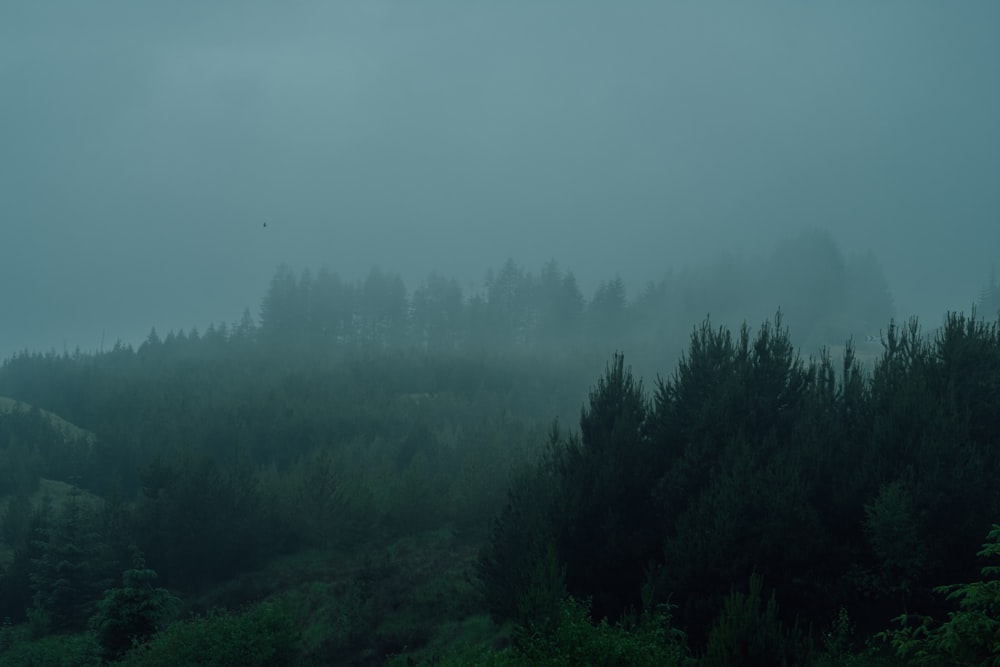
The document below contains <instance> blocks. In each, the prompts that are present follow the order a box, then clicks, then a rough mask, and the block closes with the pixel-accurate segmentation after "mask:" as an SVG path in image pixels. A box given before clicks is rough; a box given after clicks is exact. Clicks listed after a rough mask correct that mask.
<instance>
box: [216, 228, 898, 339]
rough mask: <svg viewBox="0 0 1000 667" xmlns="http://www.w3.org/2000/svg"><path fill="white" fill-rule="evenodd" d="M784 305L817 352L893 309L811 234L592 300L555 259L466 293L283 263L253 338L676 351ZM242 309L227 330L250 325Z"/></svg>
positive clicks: (877, 283)
mask: <svg viewBox="0 0 1000 667" xmlns="http://www.w3.org/2000/svg"><path fill="white" fill-rule="evenodd" d="M779 307H780V308H781V310H782V311H783V312H784V313H785V314H786V322H787V324H788V325H789V326H790V328H791V329H792V330H793V331H795V332H796V334H797V336H798V339H799V340H800V341H801V344H802V345H803V346H806V347H810V348H811V349H812V348H815V349H817V350H818V349H819V347H820V346H822V345H826V344H831V343H833V344H841V343H843V342H844V341H845V340H846V339H847V338H849V337H850V336H852V335H855V336H857V337H861V336H863V335H865V334H872V333H877V332H878V328H879V327H880V326H882V325H883V324H884V323H885V322H887V321H888V320H889V319H890V318H891V317H892V316H893V314H894V313H893V304H892V298H891V296H890V294H889V290H888V287H887V284H886V281H885V278H884V276H883V275H882V272H881V269H880V268H879V266H878V264H877V263H876V261H875V260H874V259H873V258H872V257H871V256H870V255H863V256H859V257H855V258H852V259H849V260H848V259H845V258H844V257H843V256H842V254H841V253H840V251H839V250H838V249H837V247H836V246H835V245H834V243H833V242H832V240H831V239H830V238H829V236H827V235H825V234H820V233H815V234H808V235H804V236H801V237H796V238H794V239H790V240H788V241H785V242H783V243H782V244H780V245H779V246H777V247H776V249H775V250H774V252H773V253H772V254H771V256H769V257H767V258H766V259H761V260H756V261H750V260H745V259H737V258H726V259H723V260H721V261H719V262H718V263H717V264H716V265H715V266H712V267H709V268H707V269H701V270H691V271H683V272H678V273H670V274H667V275H666V276H665V277H663V278H662V279H660V280H659V281H658V282H649V283H648V284H647V285H646V286H645V288H644V289H643V290H641V292H640V293H639V294H637V295H635V296H634V297H632V298H629V296H628V295H627V293H626V286H625V284H624V282H623V281H622V279H621V277H619V276H613V277H611V278H608V279H606V280H604V281H602V282H600V283H599V284H598V286H597V287H596V289H595V290H594V292H593V293H592V294H591V295H590V296H589V298H588V297H586V296H585V295H584V294H583V292H582V290H581V288H580V286H579V283H578V281H577V279H576V276H575V274H574V273H573V271H571V270H569V269H563V268H561V267H560V266H559V265H558V264H557V263H556V262H555V261H551V262H549V263H547V264H546V265H545V266H543V267H542V268H541V270H540V271H539V272H538V273H537V274H536V273H533V272H531V271H529V270H526V269H525V268H523V267H521V266H519V265H518V264H516V263H515V262H514V261H513V260H508V261H507V262H506V263H505V264H504V265H503V267H501V268H500V270H499V271H496V272H492V271H491V272H490V273H489V275H488V276H487V278H486V280H485V283H484V285H483V287H482V289H480V290H478V291H475V292H474V293H471V294H467V293H465V292H464V291H463V289H462V287H461V286H460V285H459V283H458V282H457V281H456V280H454V279H448V278H445V277H442V276H441V275H439V274H437V273H432V274H431V275H430V276H429V277H428V278H427V279H426V280H425V281H424V282H423V283H421V284H420V285H418V286H417V287H416V289H414V290H413V291H412V293H411V292H408V290H407V288H406V286H405V285H404V284H403V281H402V279H401V278H400V277H399V276H398V275H393V274H387V273H384V272H382V271H380V270H377V269H375V270H372V271H371V272H370V273H369V274H368V276H367V277H366V278H365V279H364V280H363V281H360V282H358V283H351V282H348V281H345V280H343V279H341V278H340V277H339V276H338V274H336V273H333V272H331V271H328V270H326V269H322V270H320V271H318V272H316V273H313V272H312V271H308V270H306V271H303V272H302V273H301V274H300V275H298V276H296V275H295V274H294V273H293V272H292V271H291V270H290V269H288V268H287V267H282V268H281V269H279V270H278V272H277V274H276V275H275V276H274V278H273V279H272V281H271V284H270V287H269V289H268V291H267V294H266V295H265V297H264V299H263V303H262V306H261V312H260V326H259V331H257V332H256V335H257V336H258V337H259V339H260V342H262V343H264V344H274V345H283V346H290V347H296V346H298V347H300V348H302V349H308V350H313V349H317V348H320V349H322V348H327V349H329V348H333V347H354V348H369V349H370V348H386V347H396V346H404V345H409V346H416V347H418V348H421V349H426V350H432V351H435V350H450V351H454V350H458V349H466V350H479V349H509V348H518V349H527V350H539V351H545V352H546V353H554V352H557V351H560V350H566V349H567V348H573V347H580V346H584V347H586V346H588V345H592V344H594V343H609V342H610V343H612V344H613V345H616V346H620V347H624V346H628V348H629V349H634V348H635V346H636V345H641V346H642V347H643V348H650V347H653V346H659V347H661V348H664V347H667V346H668V345H667V344H665V341H664V339H665V338H668V339H669V340H670V343H671V344H677V345H678V349H677V350H673V349H672V350H671V353H672V354H673V353H675V352H677V351H679V347H682V341H683V337H684V336H685V335H686V329H685V328H686V327H687V326H688V325H689V324H690V322H693V321H699V320H701V319H702V318H704V317H705V316H706V315H707V314H711V316H712V318H713V321H716V322H718V323H723V324H730V325H734V326H738V324H739V323H740V322H743V321H746V320H748V319H749V320H759V319H763V318H765V317H768V316H770V314H771V313H773V312H774V311H775V310H776V309H777V308H779ZM248 317H249V316H247V317H245V318H244V321H243V322H242V323H241V324H240V326H239V327H237V329H238V331H236V332H234V335H237V336H239V335H243V334H247V335H249V334H251V333H252V329H253V326H252V320H251V319H248ZM241 332H242V333H241ZM651 341H655V342H651Z"/></svg>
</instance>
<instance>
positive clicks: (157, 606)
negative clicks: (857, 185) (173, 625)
mask: <svg viewBox="0 0 1000 667" xmlns="http://www.w3.org/2000/svg"><path fill="white" fill-rule="evenodd" d="M132 558H133V559H132V567H131V568H130V569H128V570H125V571H124V572H123V573H122V586H121V587H120V588H112V589H109V590H106V591H104V596H103V597H102V598H101V600H100V601H99V602H98V603H97V611H96V613H95V614H94V615H93V616H92V617H91V619H90V627H91V629H92V630H93V631H94V633H95V634H96V635H97V640H98V642H99V643H100V645H101V649H102V654H103V657H104V659H105V660H108V661H114V660H117V659H119V658H121V657H122V656H123V655H124V654H125V653H126V652H127V651H129V650H130V649H131V648H133V647H134V646H136V645H138V644H142V643H144V642H145V641H147V640H149V639H150V638H151V637H152V636H153V635H154V634H156V632H157V631H158V630H159V629H161V628H162V627H163V625H164V624H165V623H166V621H167V620H169V619H170V618H171V617H172V616H173V615H174V611H175V608H176V606H177V603H178V602H179V601H178V600H177V599H176V598H174V597H173V596H172V595H171V594H170V593H169V592H168V591H167V590H166V589H163V588H154V587H153V582H154V581H155V580H156V572H155V571H154V570H151V569H149V568H147V567H146V561H145V559H143V557H142V553H141V552H140V551H139V550H138V549H135V548H133V555H132Z"/></svg>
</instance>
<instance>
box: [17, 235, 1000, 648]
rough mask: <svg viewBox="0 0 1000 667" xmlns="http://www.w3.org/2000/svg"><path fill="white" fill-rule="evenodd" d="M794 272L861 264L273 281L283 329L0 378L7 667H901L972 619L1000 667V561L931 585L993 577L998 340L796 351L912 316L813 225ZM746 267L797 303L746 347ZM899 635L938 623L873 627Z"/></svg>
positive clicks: (159, 346)
mask: <svg viewBox="0 0 1000 667" xmlns="http://www.w3.org/2000/svg"><path fill="white" fill-rule="evenodd" d="M800 256H804V257H808V258H811V259H809V261H801V262H792V261H791V260H792V259H797V258H800ZM774 258H784V259H782V264H781V266H785V267H786V269H787V267H788V266H792V267H793V268H794V267H797V268H795V270H796V271H798V272H800V274H801V276H807V275H809V272H810V271H811V267H813V266H814V265H818V266H823V267H825V268H826V269H829V270H831V271H833V272H834V275H835V276H839V278H838V279H837V280H833V281H826V282H824V281H822V280H820V278H819V277H818V276H813V277H812V278H810V279H809V280H805V279H803V280H800V281H789V280H787V279H781V275H780V274H781V272H780V271H779V270H778V269H774V268H772V269H768V270H767V271H763V270H761V267H760V266H749V265H740V264H738V263H736V264H730V265H726V266H725V267H719V268H718V270H717V271H714V272H713V271H708V272H703V273H701V274H697V272H691V273H688V274H684V275H679V276H672V277H669V276H668V278H667V279H665V280H664V281H663V282H661V283H659V284H655V285H650V287H649V289H647V290H646V291H645V292H643V293H642V294H641V295H640V296H638V297H637V298H635V299H633V300H632V301H629V300H627V299H626V295H625V287H624V284H623V283H622V282H621V280H620V279H617V278H615V279H612V280H608V281H605V282H604V283H602V284H600V285H599V286H598V288H597V290H596V291H595V293H594V294H593V296H592V298H590V299H586V298H584V297H583V296H582V293H581V291H580V288H579V287H578V285H577V283H576V280H575V278H574V277H573V275H572V273H571V272H569V271H563V270H560V269H559V268H558V267H557V266H556V265H555V264H554V263H552V264H549V265H547V266H546V267H544V268H543V269H542V271H541V272H540V274H539V275H538V276H535V275H533V274H531V273H530V272H527V271H524V270H523V269H521V268H520V267H518V266H517V265H516V264H514V263H513V262H508V264H507V265H505V266H504V267H503V268H502V269H501V271H499V272H498V273H497V274H495V275H493V276H492V277H491V278H490V280H489V281H488V282H487V284H486V286H485V288H484V291H483V292H482V293H479V294H473V295H471V296H467V295H466V294H464V293H463V291H462V290H461V289H460V288H459V286H458V285H457V283H455V282H454V281H449V280H446V279H443V278H441V277H440V276H437V275H432V276H431V277H430V278H428V280H427V281H426V283H425V284H424V285H421V286H420V287H418V288H417V289H416V290H415V291H414V292H413V293H412V294H408V293H407V291H406V289H405V286H403V284H402V282H401V281H400V280H399V279H398V278H397V277H394V276H391V275H388V274H383V273H380V272H377V271H375V272H372V274H370V275H369V276H368V277H367V278H366V279H365V280H364V281H363V282H362V283H359V284H350V283H347V282H344V281H341V280H340V279H339V278H338V277H337V276H336V275H335V274H332V273H329V272H327V271H320V272H318V273H316V274H312V273H310V272H305V273H303V274H302V275H301V276H298V277H297V276H295V275H293V274H292V273H291V272H290V271H289V270H287V269H282V270H280V271H279V272H278V273H277V275H276V276H275V279H274V281H273V282H272V285H271V287H270V289H269V290H268V293H267V294H266V295H265V297H264V299H263V302H262V308H261V317H260V320H259V322H258V321H255V319H254V318H253V317H252V316H251V315H250V314H249V313H246V314H245V316H244V317H243V319H242V321H240V322H239V323H238V324H235V325H232V326H228V325H220V326H211V327H209V328H208V329H207V330H206V331H205V332H204V333H198V332H197V331H191V332H189V333H183V332H179V333H174V332H171V333H169V334H167V335H165V336H163V337H161V336H159V335H158V334H157V333H156V332H155V331H154V332H152V333H151V334H150V336H149V338H148V339H147V340H146V341H145V342H144V343H143V344H142V345H141V346H139V347H138V349H133V348H132V347H131V346H128V345H125V344H117V345H115V346H114V347H113V348H112V349H110V350H107V351H102V352H98V353H94V354H84V353H79V352H77V353H74V354H65V353H64V354H55V353H48V354H40V353H28V352H25V353H22V354H18V355H16V356H14V357H12V358H10V359H7V360H6V361H4V363H3V365H2V367H0V396H7V397H10V399H16V400H10V399H0V401H3V402H2V404H0V620H2V621H3V622H4V626H3V627H2V628H0V662H3V663H4V664H12V665H17V664H75V665H86V664H94V665H97V664H102V662H103V663H108V662H114V661H118V662H121V663H122V664H216V665H224V664H317V665H320V664H378V663H381V662H384V661H385V660H386V658H387V657H388V656H392V655H396V656H397V657H396V658H395V659H394V660H396V661H402V662H401V663H400V664H411V663H413V662H417V663H420V662H426V663H427V664H496V665H501V664H504V665H507V664H511V665H520V664H553V665H561V664H567V665H568V664H574V665H577V664H665V665H670V664H677V665H681V664H692V663H694V662H702V663H704V664H820V665H823V664H893V661H894V660H897V651H898V655H899V656H902V658H899V659H907V656H913V655H927V656H940V655H945V653H942V652H943V651H947V650H950V649H948V647H947V646H946V643H947V641H951V639H948V638H953V637H955V636H958V635H959V634H961V633H965V634H961V636H962V637H963V638H965V637H966V636H969V633H972V635H975V637H974V639H975V641H981V642H982V643H983V646H986V647H987V648H986V649H984V650H985V651H987V652H988V651H989V650H990V649H989V648H988V647H989V646H990V644H989V642H990V641H994V640H993V639H992V635H991V634H990V633H991V632H992V629H995V627H996V623H997V613H996V609H995V605H994V602H995V600H993V599H992V598H990V597H989V594H990V592H991V591H993V589H994V588H995V587H994V586H993V584H995V581H993V575H994V574H995V573H994V572H993V570H991V569H987V570H983V571H982V576H983V577H985V578H986V581H983V582H981V583H980V584H970V585H969V586H968V587H962V588H958V589H948V590H949V592H952V593H953V595H951V596H950V597H949V596H944V595H941V594H940V592H939V589H938V587H939V586H941V585H942V584H948V583H950V582H955V581H976V580H977V575H978V573H979V567H980V563H978V562H977V561H976V559H975V553H976V550H977V548H978V546H979V544H980V543H981V541H982V537H983V535H984V534H987V532H988V531H989V529H990V526H991V525H993V524H994V523H995V522H996V520H997V517H1000V496H998V494H997V493H996V488H997V487H998V486H1000V484H998V481H1000V456H998V451H1000V450H998V447H1000V422H998V417H997V416H998V415H1000V322H994V321H993V320H992V319H989V318H985V319H984V318H981V317H979V316H977V315H975V314H973V315H971V316H966V315H962V314H949V315H948V316H947V317H946V319H945V320H944V322H943V325H942V327H941V328H940V329H938V330H937V331H935V332H934V333H933V335H931V336H925V335H924V334H923V333H922V332H921V331H920V329H919V328H918V326H917V324H916V323H915V322H910V323H907V324H905V325H904V326H897V325H895V324H890V325H889V326H888V328H887V329H886V330H885V332H884V335H883V336H882V338H881V343H882V345H881V346H877V345H876V346H875V347H878V350H879V354H878V355H877V356H875V355H867V356H870V357H871V358H870V359H868V360H865V361H862V359H861V356H863V355H862V353H859V351H858V349H856V348H855V346H854V345H853V344H848V345H847V346H846V347H845V348H843V349H844V353H843V358H842V359H840V360H838V361H837V362H835V360H834V356H833V354H832V353H831V352H829V351H823V352H820V353H819V354H818V355H817V356H812V357H807V358H803V357H802V356H801V355H800V353H799V352H798V351H797V349H796V347H795V346H794V345H793V342H792V338H791V335H790V333H789V328H788V327H795V328H794V329H793V330H796V331H798V330H803V331H805V332H806V333H805V337H806V338H807V339H808V340H809V343H808V344H809V345H810V346H812V345H815V344H818V343H824V342H830V341H835V340H837V338H836V337H837V336H840V335H841V334H846V333H848V332H850V331H855V330H858V331H860V330H864V328H865V327H868V326H875V327H877V326H878V324H874V325H873V324H872V323H871V321H870V320H878V321H879V322H885V321H888V317H889V314H890V312H891V301H890V300H889V299H888V295H887V294H886V293H884V291H883V290H882V289H881V287H880V285H881V283H880V282H879V276H878V272H877V266H875V265H874V264H873V263H872V262H871V261H870V260H867V259H857V260H849V261H848V260H844V259H843V258H840V257H839V255H838V254H837V253H836V252H835V249H831V248H830V246H829V245H828V243H827V240H826V239H824V238H823V237H821V236H807V237H803V238H801V239H799V240H796V241H794V242H790V244H785V245H783V246H782V247H781V248H779V249H778V250H776V252H775V256H774ZM774 258H772V260H774ZM787 270H791V269H787ZM838 272H839V273H838ZM723 276H728V277H729V278H731V279H732V280H733V281H734V282H732V283H730V284H729V285H728V286H729V287H731V288H733V289H736V290H737V291H739V290H740V289H744V288H746V289H749V288H747V287H746V285H745V284H744V283H745V282H747V281H749V280H750V278H749V277H748V276H754V278H753V281H751V282H753V285H755V287H754V288H753V289H754V290H756V291H754V292H753V293H754V294H756V295H758V296H757V297H756V298H757V301H756V302H755V303H754V304H753V307H750V310H753V309H754V308H757V307H763V301H764V300H765V299H766V298H767V297H763V296H760V294H771V295H772V296H774V298H776V299H783V301H779V302H778V303H781V305H783V310H782V314H781V315H779V316H777V317H775V318H774V319H773V320H772V321H766V322H765V323H764V324H763V325H762V326H760V327H759V328H757V329H756V330H754V329H752V328H750V327H749V326H746V325H743V326H737V327H735V328H731V327H730V326H727V324H726V322H727V320H728V319H730V318H735V317H737V315H739V314H740V313H745V312H746V310H745V309H746V308H748V307H747V306H746V305H745V304H746V299H743V300H742V301H741V300H740V299H742V298H743V297H740V299H734V300H732V301H728V300H727V298H728V297H727V298H723V297H724V295H725V292H726V290H724V289H722V287H721V286H720V285H716V286H715V287H713V286H712V285H713V280H715V279H716V278H718V279H720V280H721V277H723ZM785 277H786V278H787V275H786V276H785ZM838 281H839V282H838ZM792 283H795V284H797V285H798V286H799V287H800V288H801V289H802V290H804V291H803V292H801V293H799V292H797V291H796V289H798V288H796V287H794V286H793V285H792ZM779 287H780V289H779ZM768 290H771V291H770V292H769V291H768ZM782 290H783V291H782ZM862 293H864V298H862V296H861V294H862ZM809 294H814V295H817V296H816V298H815V299H814V300H810V299H809V298H807V297H808V295H809ZM744 296H746V295H744ZM747 298H749V297H747ZM786 303H789V304H792V305H793V306H794V308H793V307H791V306H785V304H786ZM706 304H707V305H706ZM823 304H825V305H823ZM773 305H774V304H771V306H773ZM807 306H808V307H807ZM713 307H714V308H715V309H716V310H715V312H719V313H721V315H719V317H718V319H716V317H714V316H713V319H712V320H711V321H709V320H704V321H703V323H702V324H701V325H699V326H696V327H695V328H694V330H693V332H692V331H691V329H690V322H692V321H697V320H698V319H701V318H703V312H704V310H708V309H709V308H713ZM785 312H787V313H788V314H787V315H785V314H784V313H785ZM804 313H806V314H808V321H807V320H804V319H803V317H804V315H803V314H804ZM741 319H743V318H741ZM855 323H857V324H855ZM682 328H683V329H684V330H685V331H686V332H687V333H686V334H685V335H687V336H688V343H687V347H686V349H685V351H684V352H683V354H682V355H681V356H680V360H679V361H676V353H677V351H678V348H680V347H682V346H681V345H680V343H679V342H678V341H679V339H680V337H681V336H680V335H679V334H678V332H679V331H681V330H682ZM859 345H867V346H868V347H867V350H869V351H870V350H871V349H872V344H868V343H862V344H859ZM616 347H617V348H618V349H625V350H626V351H628V352H629V355H630V356H629V359H630V360H631V359H632V358H633V357H632V356H631V355H632V351H633V350H634V351H635V355H636V356H637V357H638V358H639V359H640V360H641V365H642V372H635V373H633V370H632V368H631V367H630V366H629V365H627V364H626V362H625V358H626V357H625V355H624V354H622V353H616V354H613V355H612V354H610V351H611V350H612V349H615V348H616ZM609 356H610V362H608V361H607V359H608V357H609ZM605 363H606V367H605V370H604V372H603V374H600V373H599V372H598V371H599V369H600V367H601V365H603V364H605ZM657 364H658V365H657ZM651 368H653V369H655V370H657V371H659V372H661V373H664V372H666V371H667V370H668V369H672V370H671V371H670V372H669V373H668V374H665V375H660V376H654V375H653V374H652V373H651V372H650V369H651ZM595 376H597V380H596V382H595V383H593V385H592V386H591V388H590V391H589V394H588V393H587V387H588V385H591V382H592V381H593V378H594V377H595ZM654 377H655V379H652V378H654ZM582 398H585V399H586V400H585V402H584V405H583V407H582V409H580V407H579V406H580V401H581V399H582ZM17 401H20V402H17ZM56 415H58V417H57V416H56ZM566 424H572V425H573V428H566V426H565V425H566ZM995 537H996V536H995V535H994V534H993V533H990V539H991V540H992V542H990V544H992V543H993V542H995ZM992 553H993V552H992V551H989V550H986V551H984V552H983V555H991V554H992ZM487 614H488V615H489V617H490V618H491V619H492V622H491V621H489V620H488V619H487V618H486V615H487ZM901 614H902V615H905V616H906V618H907V619H910V621H912V619H914V618H918V615H919V618H920V619H921V625H919V626H913V625H912V623H911V624H910V625H908V626H906V627H904V628H903V629H902V630H900V631H898V632H897V631H893V632H890V633H887V634H884V635H882V637H883V638H884V640H883V641H881V642H879V641H878V640H877V639H871V638H873V637H876V636H877V634H878V633H879V632H880V631H884V630H885V629H886V628H887V627H889V626H890V625H892V623H893V619H894V618H897V617H900V615H901ZM930 618H935V619H940V620H941V621H943V622H941V623H940V624H935V623H934V622H932V621H930V620H926V619H930ZM924 620H926V623H924V622H923V621H924ZM970 628H971V629H970ZM869 639H870V642H871V643H870V645H869V646H868V647H867V648H866V647H865V643H866V640H869ZM963 641H964V639H963ZM970 641H971V640H970ZM977 655H978V654H977ZM199 660H200V661H201V662H197V661H199ZM928 660H930V658H928ZM248 661H249V662H248ZM254 661H257V662H256V663H255V662H254ZM261 661H263V662H261Z"/></svg>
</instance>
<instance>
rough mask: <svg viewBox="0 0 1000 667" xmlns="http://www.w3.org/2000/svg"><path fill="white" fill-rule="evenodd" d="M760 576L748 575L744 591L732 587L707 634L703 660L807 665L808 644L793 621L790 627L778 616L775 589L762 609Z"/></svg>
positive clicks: (732, 665) (730, 666) (730, 665)
mask: <svg viewBox="0 0 1000 667" xmlns="http://www.w3.org/2000/svg"><path fill="white" fill-rule="evenodd" d="M762 590H763V578H762V577H761V576H760V575H759V574H756V573H754V574H752V575H750V588H749V590H748V592H747V593H742V592H739V591H733V592H732V593H730V595H729V597H728V598H727V599H726V602H725V606H724V607H723V609H722V613H720V614H719V617H718V618H717V619H716V621H715V624H714V625H713V626H712V630H711V631H710V632H709V634H708V650H707V652H706V654H705V659H704V664H706V665H720V666H722V667H736V666H738V665H775V666H777V665H806V664H810V663H811V660H812V656H811V653H812V651H811V648H812V647H811V645H810V642H809V640H808V638H807V637H805V636H804V634H803V633H802V632H801V631H800V630H799V628H798V626H797V625H796V626H795V627H793V628H792V629H791V630H788V629H786V628H784V627H783V625H782V623H781V621H780V620H779V619H778V603H777V600H776V599H775V596H774V593H773V592H772V593H771V598H770V599H769V600H768V602H767V606H766V607H765V608H764V609H761V601H762V598H761V592H762Z"/></svg>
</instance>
